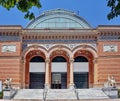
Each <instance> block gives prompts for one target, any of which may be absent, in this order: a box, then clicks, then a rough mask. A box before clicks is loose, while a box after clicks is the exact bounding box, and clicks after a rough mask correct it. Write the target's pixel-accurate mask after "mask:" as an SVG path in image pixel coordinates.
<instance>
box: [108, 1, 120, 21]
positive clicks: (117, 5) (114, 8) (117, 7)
mask: <svg viewBox="0 0 120 101" xmlns="http://www.w3.org/2000/svg"><path fill="white" fill-rule="evenodd" d="M107 1H108V2H107V6H108V7H110V8H111V10H110V12H109V13H108V15H107V18H108V19H109V20H111V19H113V18H115V17H118V16H119V15H120V0H107Z"/></svg>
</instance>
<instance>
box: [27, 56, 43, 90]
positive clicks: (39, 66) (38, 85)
mask: <svg viewBox="0 0 120 101" xmlns="http://www.w3.org/2000/svg"><path fill="white" fill-rule="evenodd" d="M29 73H30V74H29V75H30V86H29V88H30V89H43V88H44V83H45V60H44V59H43V58H42V57H41V56H35V57H33V58H32V59H31V60H30V69H29Z"/></svg>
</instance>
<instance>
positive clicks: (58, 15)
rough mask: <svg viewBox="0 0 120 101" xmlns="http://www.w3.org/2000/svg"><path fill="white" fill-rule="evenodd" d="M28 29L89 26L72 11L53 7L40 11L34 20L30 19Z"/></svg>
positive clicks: (82, 27) (86, 27)
mask: <svg viewBox="0 0 120 101" xmlns="http://www.w3.org/2000/svg"><path fill="white" fill-rule="evenodd" d="M26 28H28V29H44V28H50V29H55V28H56V29H60V28H61V29H68V28H81V29H89V28H91V26H90V25H89V24H88V23H87V22H86V21H85V20H84V19H83V18H81V17H80V16H78V15H77V14H75V13H74V12H70V11H66V10H63V9H55V10H50V11H46V12H44V13H42V14H41V15H40V16H38V17H37V18H36V19H35V20H33V21H31V22H30V23H29V24H28V25H27V27H26Z"/></svg>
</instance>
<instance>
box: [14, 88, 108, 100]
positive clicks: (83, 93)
mask: <svg viewBox="0 0 120 101" xmlns="http://www.w3.org/2000/svg"><path fill="white" fill-rule="evenodd" d="M76 91H77V93H78V98H79V99H109V97H108V96H107V95H105V94H104V92H103V91H102V90H101V89H96V88H91V89H77V90H76ZM43 92H44V90H43V89H20V90H18V92H17V94H16V95H15V96H14V98H13V99H40V100H43ZM63 99H65V100H77V96H76V93H75V91H74V90H73V89H48V91H47V95H46V99H45V100H63Z"/></svg>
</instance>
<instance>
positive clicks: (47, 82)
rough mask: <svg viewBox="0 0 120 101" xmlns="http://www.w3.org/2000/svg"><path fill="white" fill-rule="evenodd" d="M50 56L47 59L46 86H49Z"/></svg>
mask: <svg viewBox="0 0 120 101" xmlns="http://www.w3.org/2000/svg"><path fill="white" fill-rule="evenodd" d="M49 62H50V60H49V58H47V59H46V60H45V88H49V87H50V86H49Z"/></svg>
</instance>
